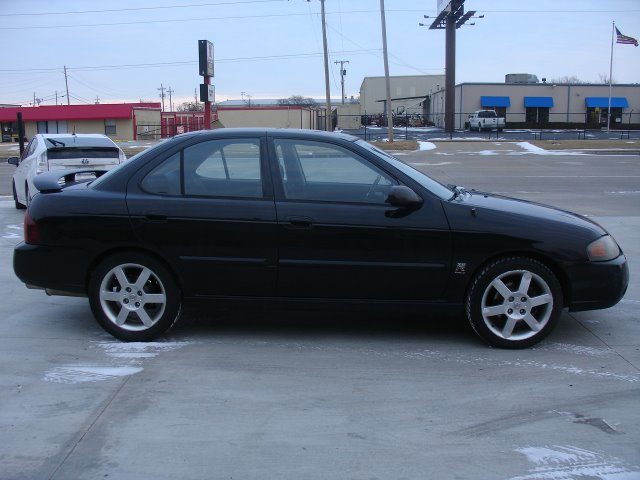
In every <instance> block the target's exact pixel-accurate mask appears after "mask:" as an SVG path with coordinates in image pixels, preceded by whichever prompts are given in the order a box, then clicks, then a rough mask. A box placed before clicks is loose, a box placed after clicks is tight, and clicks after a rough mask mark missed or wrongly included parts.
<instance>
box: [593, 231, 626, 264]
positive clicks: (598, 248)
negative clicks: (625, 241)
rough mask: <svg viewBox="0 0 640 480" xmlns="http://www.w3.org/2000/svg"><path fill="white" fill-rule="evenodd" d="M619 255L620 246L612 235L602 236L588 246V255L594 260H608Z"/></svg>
mask: <svg viewBox="0 0 640 480" xmlns="http://www.w3.org/2000/svg"><path fill="white" fill-rule="evenodd" d="M618 255H620V247H618V244H617V243H616V241H615V240H614V239H613V238H612V237H611V236H610V235H605V236H604V237H600V238H599V239H597V240H596V241H594V242H591V243H590V244H589V246H587V256H588V257H589V260H591V261H592V262H606V261H607V260H613V259H614V258H617V257H618Z"/></svg>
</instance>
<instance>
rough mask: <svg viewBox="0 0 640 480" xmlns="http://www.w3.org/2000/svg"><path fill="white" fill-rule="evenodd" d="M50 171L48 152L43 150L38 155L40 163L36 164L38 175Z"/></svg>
mask: <svg viewBox="0 0 640 480" xmlns="http://www.w3.org/2000/svg"><path fill="white" fill-rule="evenodd" d="M48 171H49V162H48V161H47V152H42V153H41V154H40V156H39V157H38V164H37V165H36V175H39V174H40V173H42V172H48Z"/></svg>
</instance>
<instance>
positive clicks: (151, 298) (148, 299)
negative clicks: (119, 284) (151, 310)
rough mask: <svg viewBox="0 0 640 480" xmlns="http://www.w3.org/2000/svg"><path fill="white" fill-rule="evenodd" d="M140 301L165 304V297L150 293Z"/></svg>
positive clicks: (162, 294) (161, 294) (160, 294)
mask: <svg viewBox="0 0 640 480" xmlns="http://www.w3.org/2000/svg"><path fill="white" fill-rule="evenodd" d="M142 300H143V301H144V303H166V301H167V296H166V295H165V294H164V293H152V294H151V295H145V296H144V297H143V299H142Z"/></svg>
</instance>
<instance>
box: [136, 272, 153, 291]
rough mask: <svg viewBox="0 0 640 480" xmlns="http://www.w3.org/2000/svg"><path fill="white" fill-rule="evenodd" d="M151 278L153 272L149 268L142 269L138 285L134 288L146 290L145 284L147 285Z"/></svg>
mask: <svg viewBox="0 0 640 480" xmlns="http://www.w3.org/2000/svg"><path fill="white" fill-rule="evenodd" d="M150 276H151V270H149V269H148V268H144V269H142V271H141V272H140V275H139V276H138V279H137V280H136V283H135V284H134V287H135V288H137V289H139V290H142V289H143V288H144V284H145V283H147V280H149V277H150Z"/></svg>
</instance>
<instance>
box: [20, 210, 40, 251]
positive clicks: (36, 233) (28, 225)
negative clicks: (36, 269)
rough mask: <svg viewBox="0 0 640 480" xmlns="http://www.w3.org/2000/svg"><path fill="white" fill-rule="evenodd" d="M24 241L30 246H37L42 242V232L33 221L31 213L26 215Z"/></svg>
mask: <svg viewBox="0 0 640 480" xmlns="http://www.w3.org/2000/svg"><path fill="white" fill-rule="evenodd" d="M24 241H25V242H26V243H30V244H37V243H39V242H40V230H39V229H38V225H37V224H36V222H34V221H33V219H32V218H31V215H29V211H28V210H27V212H26V213H25V214H24Z"/></svg>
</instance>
